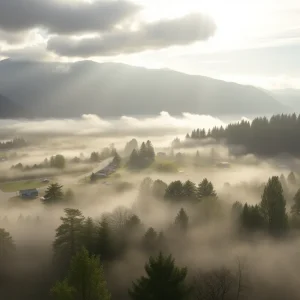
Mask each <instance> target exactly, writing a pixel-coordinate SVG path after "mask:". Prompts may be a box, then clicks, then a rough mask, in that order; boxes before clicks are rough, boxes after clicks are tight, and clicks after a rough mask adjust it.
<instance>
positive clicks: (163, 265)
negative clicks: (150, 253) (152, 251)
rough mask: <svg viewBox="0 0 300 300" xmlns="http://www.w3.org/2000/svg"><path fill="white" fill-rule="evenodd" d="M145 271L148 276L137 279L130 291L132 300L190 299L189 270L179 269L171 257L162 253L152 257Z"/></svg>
mask: <svg viewBox="0 0 300 300" xmlns="http://www.w3.org/2000/svg"><path fill="white" fill-rule="evenodd" d="M145 271H146V276H142V277H140V278H139V279H137V280H136V281H135V282H134V283H133V285H132V287H131V289H130V290H129V295H130V298H131V299H132V300H154V299H155V300H185V299H188V296H189V295H190V289H189V288H188V287H187V285H186V283H185V279H186V276H187V269H186V268H179V267H177V266H176V265H175V261H174V259H173V258H172V256H171V255H170V256H164V255H163V254H162V253H160V254H159V255H158V256H157V257H150V258H149V262H148V263H147V264H146V265H145Z"/></svg>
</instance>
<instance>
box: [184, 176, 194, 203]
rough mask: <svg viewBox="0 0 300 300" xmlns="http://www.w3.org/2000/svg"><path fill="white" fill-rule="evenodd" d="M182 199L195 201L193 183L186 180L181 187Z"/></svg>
mask: <svg viewBox="0 0 300 300" xmlns="http://www.w3.org/2000/svg"><path fill="white" fill-rule="evenodd" d="M182 192H183V197H184V198H186V199H189V200H195V199H196V185H195V183H193V182H191V181H190V180H187V181H186V182H185V183H184V184H183V187H182Z"/></svg>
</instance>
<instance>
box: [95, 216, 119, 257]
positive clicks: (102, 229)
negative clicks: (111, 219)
mask: <svg viewBox="0 0 300 300" xmlns="http://www.w3.org/2000/svg"><path fill="white" fill-rule="evenodd" d="M97 231H98V233H97V236H98V237H97V241H96V253H97V254H99V255H100V257H101V258H102V259H103V260H104V261H106V260H110V259H111V258H112V257H113V256H114V255H115V251H114V246H113V236H112V231H111V229H110V227H109V223H108V222H107V220H106V218H103V220H102V221H101V222H100V224H99V227H98V229H97Z"/></svg>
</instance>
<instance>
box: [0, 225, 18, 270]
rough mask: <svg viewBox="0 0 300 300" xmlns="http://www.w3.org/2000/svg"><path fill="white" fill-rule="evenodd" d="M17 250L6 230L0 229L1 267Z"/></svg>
mask: <svg viewBox="0 0 300 300" xmlns="http://www.w3.org/2000/svg"><path fill="white" fill-rule="evenodd" d="M14 250H15V243H14V241H13V239H12V237H11V235H10V233H9V232H7V231H6V230H5V229H3V228H0V265H1V263H2V264H3V263H4V262H5V260H6V259H8V258H9V257H10V255H11V254H12V252H14Z"/></svg>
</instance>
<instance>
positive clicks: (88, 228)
mask: <svg viewBox="0 0 300 300" xmlns="http://www.w3.org/2000/svg"><path fill="white" fill-rule="evenodd" d="M96 234H97V232H96V226H95V224H94V221H93V219H92V218H90V217H88V218H86V219H85V220H84V222H83V226H82V242H83V245H84V247H85V248H86V249H87V250H88V252H89V253H91V254H95V251H96V249H95V241H96Z"/></svg>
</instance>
